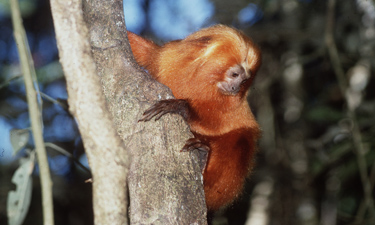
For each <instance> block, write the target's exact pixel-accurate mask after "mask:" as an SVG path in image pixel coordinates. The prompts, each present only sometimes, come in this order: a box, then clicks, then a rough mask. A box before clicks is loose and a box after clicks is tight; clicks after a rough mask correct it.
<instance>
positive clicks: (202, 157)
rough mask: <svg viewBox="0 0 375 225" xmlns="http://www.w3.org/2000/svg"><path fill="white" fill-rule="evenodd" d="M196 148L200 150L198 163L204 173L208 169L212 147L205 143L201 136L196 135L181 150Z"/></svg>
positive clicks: (188, 150) (186, 150)
mask: <svg viewBox="0 0 375 225" xmlns="http://www.w3.org/2000/svg"><path fill="white" fill-rule="evenodd" d="M194 150H197V151H198V163H199V166H200V168H201V172H202V174H203V173H204V171H205V169H206V165H207V161H208V153H209V152H210V147H208V145H206V144H205V143H203V142H202V141H201V140H200V139H199V138H197V137H194V138H190V139H189V140H187V141H186V144H185V145H184V147H183V148H182V149H181V152H190V151H194Z"/></svg>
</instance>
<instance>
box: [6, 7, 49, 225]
mask: <svg viewBox="0 0 375 225" xmlns="http://www.w3.org/2000/svg"><path fill="white" fill-rule="evenodd" d="M10 4H11V10H12V22H13V28H14V37H15V41H16V43H17V47H18V52H19V57H20V62H21V68H22V74H23V79H24V82H25V88H26V98H27V103H28V106H29V115H30V123H31V130H32V132H33V137H34V143H35V150H36V153H37V158H38V165H39V171H40V172H39V173H40V181H41V189H42V204H43V221H44V224H49V225H52V224H54V218H53V199H52V182H51V174H50V171H49V167H48V158H47V153H46V148H45V146H44V140H43V119H42V107H41V105H42V100H41V98H40V96H39V93H38V90H36V89H37V88H38V84H37V80H36V74H35V68H34V63H33V60H32V57H31V54H30V50H29V44H28V42H27V38H26V32H25V29H24V27H23V26H22V18H21V13H20V10H19V5H18V1H17V0H11V1H10ZM34 82H35V86H34Z"/></svg>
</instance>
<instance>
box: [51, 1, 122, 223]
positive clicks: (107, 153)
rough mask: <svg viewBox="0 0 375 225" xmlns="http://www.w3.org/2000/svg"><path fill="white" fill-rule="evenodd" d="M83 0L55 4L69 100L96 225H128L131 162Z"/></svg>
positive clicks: (54, 2) (57, 35)
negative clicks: (90, 180)
mask: <svg viewBox="0 0 375 225" xmlns="http://www.w3.org/2000/svg"><path fill="white" fill-rule="evenodd" d="M81 6H82V2H81V1H79V0H72V1H66V0H56V1H51V8H52V14H53V19H54V24H55V30H56V37H57V43H58V48H59V54H60V61H61V63H62V66H63V69H64V73H65V77H66V81H67V89H68V94H69V99H68V101H69V106H70V111H71V113H72V114H73V115H74V116H75V118H76V119H77V122H78V124H79V129H80V132H81V135H82V139H83V142H84V146H85V150H86V154H87V157H88V160H89V163H90V167H91V170H92V174H93V202H94V215H95V224H127V192H126V190H127V188H126V177H127V172H128V165H129V156H128V154H127V151H126V149H125V147H124V144H123V142H122V140H121V139H120V137H119V136H118V135H117V133H116V130H115V129H113V122H112V118H111V115H110V113H109V112H108V110H107V106H106V100H105V98H104V96H103V92H102V88H101V85H100V78H99V76H97V72H96V67H95V62H94V60H93V58H92V55H91V52H90V45H89V41H88V40H89V39H88V29H87V27H86V25H85V23H84V21H83V17H82V8H81Z"/></svg>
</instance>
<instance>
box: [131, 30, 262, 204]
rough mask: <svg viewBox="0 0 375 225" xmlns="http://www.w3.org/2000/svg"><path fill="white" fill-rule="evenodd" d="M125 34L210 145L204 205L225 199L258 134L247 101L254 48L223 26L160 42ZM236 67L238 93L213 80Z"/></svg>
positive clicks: (241, 178)
mask: <svg viewBox="0 0 375 225" xmlns="http://www.w3.org/2000/svg"><path fill="white" fill-rule="evenodd" d="M128 37H129V41H130V45H131V48H132V51H133V53H134V56H135V59H136V61H137V62H138V63H139V64H140V65H141V66H143V67H144V68H146V69H147V70H148V71H149V73H150V74H151V75H152V76H153V77H154V78H155V79H157V80H158V81H159V82H161V83H163V84H165V85H167V86H168V87H169V88H170V89H171V90H172V92H173V94H174V96H175V97H176V98H177V99H184V100H186V101H187V102H188V103H189V106H190V108H191V109H192V111H193V113H191V115H190V116H189V119H188V123H189V125H190V129H191V131H192V132H193V133H194V134H195V136H196V137H198V138H199V139H200V140H202V141H203V142H204V143H207V145H208V146H209V148H210V151H209V155H208V161H207V164H206V168H205V171H204V173H203V177H204V190H205V194H206V203H207V207H208V209H209V210H217V209H219V208H221V207H223V206H226V205H228V204H230V203H231V202H233V200H234V199H236V198H237V197H238V196H239V195H240V193H241V192H242V189H243V186H244V182H245V179H246V177H247V176H248V175H249V173H250V171H251V169H252V166H253V158H254V154H255V152H256V142H257V139H258V137H259V133H260V131H259V127H258V124H257V122H256V121H255V119H254V116H253V114H252V113H251V110H250V108H249V105H248V103H247V100H246V94H247V91H248V89H249V87H250V85H251V83H252V80H253V79H254V76H255V73H256V72H257V70H258V68H259V66H260V51H259V49H258V48H257V47H256V46H255V45H254V44H253V42H252V41H251V40H250V39H249V38H248V37H247V36H245V35H244V34H243V33H241V32H239V31H237V30H235V29H232V28H229V27H226V26H223V25H216V26H213V27H209V28H206V29H203V30H200V31H198V32H196V33H193V34H191V35H190V36H188V37H187V38H186V39H183V40H178V41H172V42H169V43H166V44H165V45H163V46H158V45H156V44H154V43H153V42H151V41H149V40H146V39H144V38H142V37H139V36H137V35H135V34H133V33H131V32H128ZM236 66H237V67H239V68H244V71H246V76H249V77H250V78H249V79H248V77H246V79H244V80H243V82H242V83H241V86H239V85H237V86H239V87H240V90H239V91H238V93H237V92H234V93H231V94H223V91H222V89H223V88H221V89H220V88H218V83H219V82H222V81H223V80H225V78H226V76H227V75H226V74H228V71H231V69H230V68H235V67H236ZM249 74H250V75H249ZM243 76H245V73H244V74H243ZM232 79H235V78H232ZM230 82H233V81H230Z"/></svg>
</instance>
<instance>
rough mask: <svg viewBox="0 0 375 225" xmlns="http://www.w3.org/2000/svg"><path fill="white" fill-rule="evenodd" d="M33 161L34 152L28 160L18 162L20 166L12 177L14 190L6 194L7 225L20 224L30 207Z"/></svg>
mask: <svg viewBox="0 0 375 225" xmlns="http://www.w3.org/2000/svg"><path fill="white" fill-rule="evenodd" d="M34 159H35V151H31V152H30V156H29V158H26V159H22V160H21V161H20V162H21V165H20V167H18V169H17V170H16V172H15V173H14V175H13V177H12V182H13V183H14V184H15V185H16V190H15V191H9V193H8V201H7V211H8V224H9V225H20V224H22V223H23V221H24V219H25V217H26V214H27V211H28V209H29V207H30V201H31V191H32V186H33V185H32V184H33V183H32V181H33V180H32V176H31V174H32V172H33V170H34Z"/></svg>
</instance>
